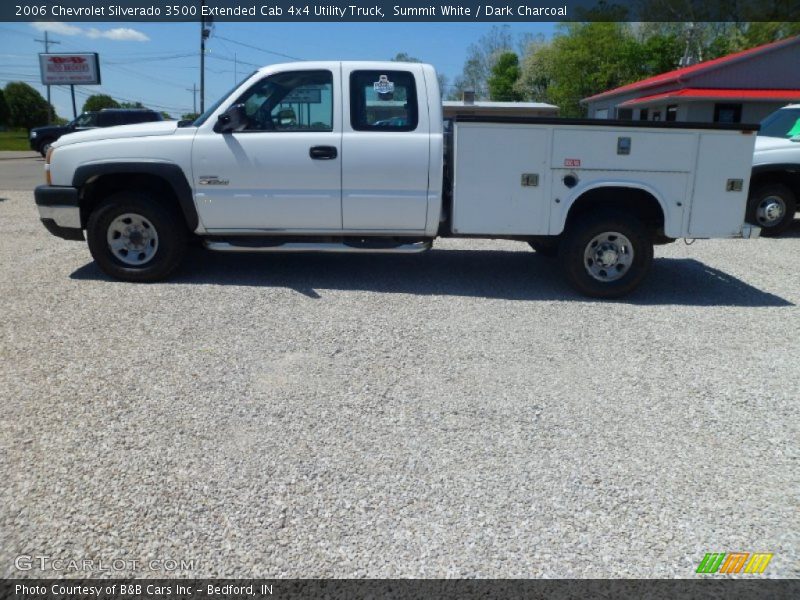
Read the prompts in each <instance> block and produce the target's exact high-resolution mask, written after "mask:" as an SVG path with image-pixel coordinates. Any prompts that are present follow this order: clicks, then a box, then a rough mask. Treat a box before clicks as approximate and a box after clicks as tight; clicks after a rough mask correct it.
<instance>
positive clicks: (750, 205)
mask: <svg viewBox="0 0 800 600" xmlns="http://www.w3.org/2000/svg"><path fill="white" fill-rule="evenodd" d="M796 211H797V199H796V198H795V195H794V194H793V193H792V190H790V189H789V188H788V187H786V186H785V185H783V184H782V183H771V184H767V185H764V186H761V187H759V188H756V190H755V191H754V192H753V193H752V194H750V198H749V199H748V201H747V221H748V222H750V223H752V224H753V225H758V226H759V227H761V235H763V236H765V237H773V236H776V235H780V234H782V233H783V232H784V231H786V230H787V229H788V228H789V225H791V224H792V220H793V219H794V213H795V212H796Z"/></svg>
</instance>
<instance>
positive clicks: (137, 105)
mask: <svg viewBox="0 0 800 600" xmlns="http://www.w3.org/2000/svg"><path fill="white" fill-rule="evenodd" d="M119 107H120V108H147V107H146V106H145V105H144V104H142V103H141V102H120V103H119Z"/></svg>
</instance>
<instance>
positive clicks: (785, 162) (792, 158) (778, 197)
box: [747, 104, 800, 237]
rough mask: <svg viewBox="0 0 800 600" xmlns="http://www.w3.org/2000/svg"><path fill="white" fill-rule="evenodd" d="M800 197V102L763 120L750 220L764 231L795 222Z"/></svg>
mask: <svg viewBox="0 0 800 600" xmlns="http://www.w3.org/2000/svg"><path fill="white" fill-rule="evenodd" d="M799 197H800V104H791V105H789V106H785V107H783V108H781V109H779V110H776V111H775V112H774V113H772V114H771V115H770V116H768V117H767V118H766V119H764V121H763V122H762V123H761V129H760V130H759V132H758V139H757V140H756V149H755V153H754V154H753V173H752V178H751V182H750V200H749V202H748V206H747V220H748V221H749V222H750V223H753V224H755V225H758V226H759V227H761V228H762V229H761V231H762V235H765V236H768V237H771V236H776V235H780V234H781V233H783V232H784V231H786V230H787V229H788V228H789V226H790V225H791V224H792V220H793V219H794V214H795V212H796V211H797V209H798V206H797V200H798V198H799Z"/></svg>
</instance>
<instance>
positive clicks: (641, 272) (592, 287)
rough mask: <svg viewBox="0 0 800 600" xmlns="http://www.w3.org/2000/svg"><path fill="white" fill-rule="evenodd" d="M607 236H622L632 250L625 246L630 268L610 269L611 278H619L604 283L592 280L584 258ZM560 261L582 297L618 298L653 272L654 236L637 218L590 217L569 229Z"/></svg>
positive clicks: (610, 214)
mask: <svg viewBox="0 0 800 600" xmlns="http://www.w3.org/2000/svg"><path fill="white" fill-rule="evenodd" d="M606 233H610V234H622V236H624V237H626V238H627V240H628V242H630V247H629V248H628V245H627V244H625V248H627V249H628V250H629V251H632V252H631V254H632V257H631V258H630V259H629V260H630V262H629V265H628V266H627V267H624V268H620V269H619V270H616V271H615V269H618V267H611V268H609V269H608V271H609V272H611V273H612V274H611V277H618V279H614V280H613V281H612V280H606V281H601V280H598V279H597V278H595V277H594V276H592V275H591V274H590V272H589V270H590V268H592V267H591V266H590V265H588V264H587V260H586V258H585V257H586V253H587V252H591V251H590V249H589V245H590V243H592V242H593V240H595V238H596V237H597V236H602V235H603V234H606ZM610 238H614V239H616V240H618V239H619V238H618V235H611V236H610ZM594 247H595V248H596V245H595V246H594ZM559 259H560V261H561V265H562V268H563V269H564V273H565V274H566V277H567V280H568V281H569V283H570V285H572V286H573V287H574V288H575V289H576V290H577V291H578V292H580V293H581V294H583V295H585V296H590V297H592V298H619V297H620V296H624V295H625V294H629V293H630V292H632V291H633V290H634V289H636V288H637V287H638V286H639V284H641V283H642V281H643V280H644V278H645V277H646V276H647V273H648V272H649V271H650V267H651V266H652V264H653V235H652V232H651V231H650V230H649V229H648V228H647V227H645V225H644V224H643V223H642V222H641V221H640V220H639V219H637V218H636V217H634V216H631V215H628V214H625V213H621V212H616V211H597V212H592V213H588V214H586V215H583V216H582V217H580V218H579V219H578V220H576V221H575V222H574V223H572V224H570V225H569V226H568V228H567V230H566V232H565V234H564V239H563V241H562V242H561V245H560V247H559ZM589 262H592V264H593V265H594V268H595V269H599V268H600V265H599V263H594V262H593V260H592V259H591V258H590V259H589ZM625 269H627V270H625ZM601 272H602V269H601ZM616 273H622V274H621V275H617V274H616Z"/></svg>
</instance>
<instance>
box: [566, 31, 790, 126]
mask: <svg viewBox="0 0 800 600" xmlns="http://www.w3.org/2000/svg"><path fill="white" fill-rule="evenodd" d="M797 102H800V36H797V37H792V38H787V39H785V40H780V41H778V42H773V43H771V44H764V45H763V46H757V47H756V48H750V49H749V50H744V51H742V52H736V53H734V54H729V55H727V56H723V57H720V58H716V59H714V60H707V61H704V62H701V63H697V64H694V65H691V66H689V67H683V68H681V69H676V70H674V71H670V72H668V73H662V74H661V75H656V76H655V77H648V78H647V79H643V80H641V81H637V82H635V83H630V84H628V85H623V86H621V87H618V88H615V89H613V90H609V91H607V92H602V93H600V94H595V95H594V96H590V97H588V98H584V99H583V100H581V104H584V105H585V106H586V107H587V110H588V115H589V117H591V118H596V119H624V120H629V119H634V120H641V121H695V122H719V123H758V122H760V121H761V120H762V119H763V118H764V117H766V116H767V115H769V114H770V113H771V112H773V111H775V110H777V109H778V108H780V107H782V106H785V105H786V104H789V103H797Z"/></svg>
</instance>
